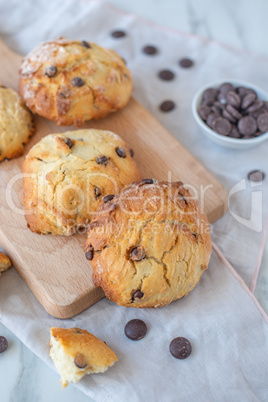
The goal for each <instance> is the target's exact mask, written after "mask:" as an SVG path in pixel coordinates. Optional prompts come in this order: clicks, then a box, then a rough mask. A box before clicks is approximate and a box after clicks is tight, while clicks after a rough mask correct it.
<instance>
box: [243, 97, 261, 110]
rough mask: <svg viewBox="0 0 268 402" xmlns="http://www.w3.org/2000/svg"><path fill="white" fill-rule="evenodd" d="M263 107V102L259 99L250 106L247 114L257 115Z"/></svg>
mask: <svg viewBox="0 0 268 402" xmlns="http://www.w3.org/2000/svg"><path fill="white" fill-rule="evenodd" d="M262 106H263V102H262V101H261V100H260V99H257V100H256V101H255V102H254V103H252V105H251V106H249V107H248V108H247V109H246V111H247V113H255V112H257V111H258V110H260V109H261V108H262Z"/></svg>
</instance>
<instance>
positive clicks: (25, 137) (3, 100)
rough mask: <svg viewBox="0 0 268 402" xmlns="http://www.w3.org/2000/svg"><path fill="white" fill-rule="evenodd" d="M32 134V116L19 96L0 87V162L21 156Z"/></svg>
mask: <svg viewBox="0 0 268 402" xmlns="http://www.w3.org/2000/svg"><path fill="white" fill-rule="evenodd" d="M33 133H34V124H33V119H32V115H31V113H30V111H29V110H28V109H27V108H26V106H25V105H24V103H23V101H22V99H21V97H20V96H19V94H17V92H15V91H13V89H10V88H6V87H4V86H2V85H0V162H1V161H3V160H4V159H13V158H18V157H19V156H21V155H22V153H23V146H24V145H25V144H26V143H27V142H28V141H29V138H30V137H31V135H32V134H33Z"/></svg>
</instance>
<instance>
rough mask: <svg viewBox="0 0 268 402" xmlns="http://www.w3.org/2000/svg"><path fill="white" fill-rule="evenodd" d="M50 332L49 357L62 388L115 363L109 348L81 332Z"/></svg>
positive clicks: (76, 330) (69, 330) (82, 330)
mask: <svg viewBox="0 0 268 402" xmlns="http://www.w3.org/2000/svg"><path fill="white" fill-rule="evenodd" d="M50 332H51V338H50V342H49V344H50V353H49V354H50V357H51V358H52V360H53V362H54V364H55V366H56V369H57V370H58V371H59V373H60V375H61V380H60V383H61V385H62V387H63V388H65V387H66V386H67V385H68V384H69V382H71V381H72V382H74V383H75V382H78V381H79V380H81V378H82V377H84V376H85V375H86V374H92V373H103V372H104V371H106V370H107V369H108V368H109V367H110V366H112V365H113V364H114V363H115V362H116V361H117V360H118V359H117V357H116V354H115V353H114V352H113V351H112V349H110V348H109V347H108V346H107V345H106V344H105V343H104V342H102V341H101V340H100V339H98V338H96V336H94V335H92V334H90V333H89V332H87V331H86V330H85V329H80V328H70V329H66V328H54V327H52V328H51V329H50Z"/></svg>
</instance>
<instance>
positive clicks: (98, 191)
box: [94, 186, 101, 198]
mask: <svg viewBox="0 0 268 402" xmlns="http://www.w3.org/2000/svg"><path fill="white" fill-rule="evenodd" d="M94 194H95V198H98V197H99V196H100V195H101V189H100V188H99V187H98V186H95V188H94Z"/></svg>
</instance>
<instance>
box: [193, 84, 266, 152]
mask: <svg viewBox="0 0 268 402" xmlns="http://www.w3.org/2000/svg"><path fill="white" fill-rule="evenodd" d="M192 111H193V115H194V118H195V120H196V122H197V123H198V125H199V126H200V128H201V130H202V132H203V133H204V134H205V135H207V136H208V137H209V138H210V139H211V140H213V141H214V142H216V143H218V144H219V145H222V146H224V147H227V148H232V149H246V148H251V147H253V146H256V145H258V144H260V143H262V142H263V141H266V140H267V139H268V94H266V93H265V92H264V91H263V90H261V89H259V88H257V87H256V86H255V85H253V84H249V83H246V82H241V81H233V80H228V81H221V82H217V83H214V84H211V85H209V86H206V87H203V88H201V89H200V90H199V91H198V92H197V93H196V95H195V96H194V98H193V102H192Z"/></svg>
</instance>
